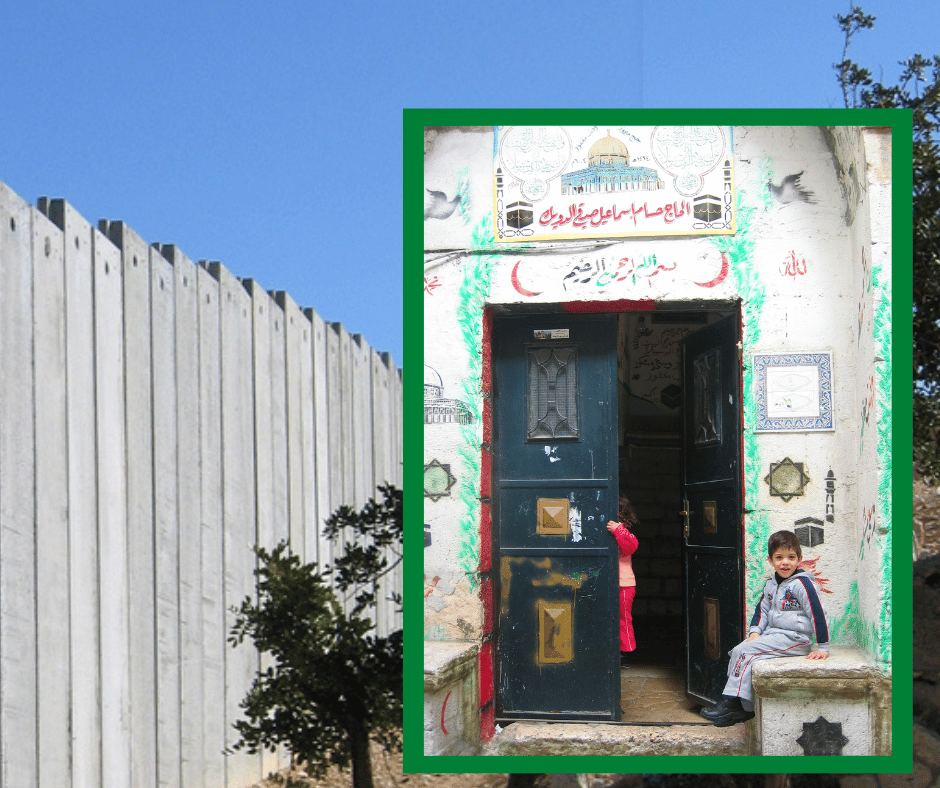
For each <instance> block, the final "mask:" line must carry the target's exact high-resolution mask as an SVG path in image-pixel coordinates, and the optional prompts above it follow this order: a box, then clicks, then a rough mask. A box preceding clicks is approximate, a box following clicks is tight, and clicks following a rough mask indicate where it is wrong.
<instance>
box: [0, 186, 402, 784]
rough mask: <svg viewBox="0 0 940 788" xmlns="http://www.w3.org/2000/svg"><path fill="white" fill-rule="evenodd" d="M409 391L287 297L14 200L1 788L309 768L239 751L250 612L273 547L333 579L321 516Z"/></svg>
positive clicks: (2, 368)
mask: <svg viewBox="0 0 940 788" xmlns="http://www.w3.org/2000/svg"><path fill="white" fill-rule="evenodd" d="M246 288H247V290H249V291H250V293H249V292H246ZM278 301H280V303H278ZM389 377H391V378H393V379H394V378H396V377H397V372H396V371H395V370H394V369H392V370H388V369H386V368H385V366H384V365H383V364H382V363H381V359H380V357H379V356H378V354H376V353H375V352H374V351H373V350H372V349H371V348H370V347H369V346H368V344H366V343H365V342H364V341H363V340H362V338H361V337H359V336H358V335H357V336H355V337H350V335H349V334H348V333H347V332H346V331H345V329H343V328H342V326H339V325H338V324H334V325H329V326H327V325H325V324H324V322H323V321H322V319H320V318H319V317H318V316H317V315H316V314H315V313H314V312H313V311H312V310H301V309H300V308H299V307H298V306H297V305H296V303H294V302H293V300H291V298H290V297H289V296H288V295H286V294H283V293H282V294H279V295H278V297H277V299H275V298H273V297H272V296H271V295H270V294H268V293H266V292H265V291H264V290H263V289H261V288H260V287H259V286H258V285H256V284H254V283H251V282H248V283H245V284H243V283H242V282H240V281H239V280H238V279H237V278H236V277H234V276H233V275H232V274H231V273H230V272H228V271H227V270H226V269H225V268H224V267H222V266H221V265H220V264H215V263H213V264H203V265H200V266H196V265H194V264H193V263H192V261H190V260H189V259H188V258H187V257H186V256H185V255H184V254H182V252H180V250H179V249H177V248H176V247H174V246H172V245H163V244H154V246H153V248H150V247H148V246H147V244H146V243H145V242H144V241H143V240H142V239H141V238H140V237H139V236H138V235H137V234H136V233H135V232H134V231H133V230H132V229H131V228H129V227H128V226H127V225H126V224H124V223H123V222H117V221H115V222H109V221H102V222H101V223H100V225H99V228H94V227H92V226H91V225H90V224H89V223H88V222H87V221H85V220H84V219H83V218H82V217H81V216H79V215H78V214H77V213H76V212H75V211H74V210H73V209H72V208H71V207H70V206H69V205H68V204H67V203H65V201H63V200H50V199H47V198H43V199H41V200H40V201H39V204H38V208H37V209H33V208H30V207H29V206H28V205H27V204H26V203H25V202H23V201H22V200H21V199H20V198H19V197H17V196H16V195H15V194H13V193H12V192H11V191H10V190H9V189H7V187H5V186H3V185H2V184H0V785H41V786H56V788H58V787H59V786H62V787H63V788H73V787H74V786H80V787H81V788H98V787H99V786H104V787H105V788H112V787H113V788H118V787H119V786H120V788H124V786H127V785H135V786H136V785H140V786H167V787H168V788H171V787H174V786H176V787H178V786H190V785H192V786H202V785H213V786H222V785H225V786H232V787H233V788H236V787H237V788H242V786H247V785H249V784H253V783H255V782H257V781H258V780H259V779H260V777H261V776H262V773H268V772H270V771H274V770H276V769H277V768H279V767H281V766H285V765H287V764H288V763H289V758H288V754H287V752H286V750H284V749H283V748H281V749H279V751H278V752H277V753H265V754H264V755H263V756H261V755H258V754H255V755H251V754H248V753H245V752H239V753H234V754H228V755H226V754H225V753H224V750H225V749H226V747H227V746H231V745H232V744H234V742H235V741H236V739H237V733H236V732H235V730H234V728H233V723H234V722H235V720H236V719H238V718H239V717H240V715H241V709H240V704H241V702H242V700H243V699H244V698H245V696H246V694H247V692H248V691H249V688H250V686H251V684H252V681H253V680H254V678H255V676H256V675H257V671H258V669H259V656H258V652H257V651H256V650H255V649H254V648H253V646H252V644H251V643H250V642H249V643H245V644H243V645H242V646H241V647H239V648H237V649H236V648H231V647H230V646H229V644H228V643H227V641H226V638H227V635H228V634H229V632H230V629H231V627H232V625H233V623H234V615H233V614H231V613H230V612H229V608H230V606H235V605H238V604H240V603H241V601H242V600H243V599H244V598H245V597H251V596H254V593H255V585H254V583H255V579H254V570H255V567H256V558H255V555H254V550H253V548H254V546H255V544H257V543H258V542H259V541H260V542H261V543H263V544H265V545H266V546H268V547H273V546H274V544H276V543H277V542H278V541H281V540H284V541H287V540H289V541H290V543H291V545H292V549H293V551H294V552H295V553H296V554H297V555H298V556H300V557H301V558H302V560H304V561H305V562H310V561H312V562H317V561H319V562H320V566H321V567H324V568H325V567H326V566H328V565H329V563H330V560H331V546H330V545H329V544H328V542H327V540H325V539H324V538H323V536H322V520H323V519H325V518H326V517H327V516H328V515H329V514H330V513H331V511H332V510H333V509H335V508H337V507H338V506H339V505H340V504H343V503H346V504H350V505H355V506H357V507H358V506H361V505H362V504H363V503H364V502H365V501H366V500H367V499H368V498H369V497H372V495H373V488H372V486H373V485H374V482H375V480H376V478H377V477H376V474H377V473H381V474H383V475H384V471H382V470H381V469H384V468H386V467H388V466H389V464H395V463H394V462H393V461H392V459H391V458H393V457H394V451H395V450H394V449H392V450H391V451H388V450H386V451H384V452H383V454H382V456H380V457H378V459H376V457H375V456H374V455H375V453H376V450H377V449H376V447H375V445H374V444H375V443H376V441H379V442H381V443H383V444H384V443H386V442H388V441H389V440H391V434H390V430H391V433H394V432H395V428H394V427H390V426H389V425H390V423H391V422H392V421H393V420H394V418H395V414H389V413H388V410H389V407H390V402H391V401H392V398H390V397H389V394H388V384H387V381H388V379H389ZM376 399H378V402H376ZM391 407H394V405H391ZM376 414H378V415H376ZM377 419H378V421H377ZM377 436H378V437H377ZM331 457H332V458H333V460H334V462H333V463H332V464H331V462H330V459H331ZM377 469H380V470H378V471H377ZM372 615H373V618H374V619H375V620H376V621H378V622H379V628H380V630H381V634H386V633H387V631H388V628H389V623H388V622H389V621H391V620H392V619H393V618H394V616H393V614H392V613H391V612H390V611H389V610H387V609H381V610H379V611H372ZM267 664H268V663H266V664H265V667H266V666H267Z"/></svg>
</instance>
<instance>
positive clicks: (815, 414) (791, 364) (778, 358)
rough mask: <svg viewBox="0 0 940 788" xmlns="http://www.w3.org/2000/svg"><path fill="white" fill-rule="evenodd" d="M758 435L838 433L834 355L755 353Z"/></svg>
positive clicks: (824, 353)
mask: <svg viewBox="0 0 940 788" xmlns="http://www.w3.org/2000/svg"><path fill="white" fill-rule="evenodd" d="M751 364H752V369H753V371H754V388H755V392H754V393H755V397H756V400H757V428H756V430H755V431H756V432H817V431H827V430H834V429H835V419H834V416H833V410H832V353H829V352H821V353H755V354H754V355H753V356H752V357H751Z"/></svg>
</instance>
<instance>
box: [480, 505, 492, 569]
mask: <svg viewBox="0 0 940 788" xmlns="http://www.w3.org/2000/svg"><path fill="white" fill-rule="evenodd" d="M491 531H492V519H491V515H490V505H489V504H488V503H486V502H485V501H484V502H481V503H480V568H479V571H480V572H489V571H490V569H491V568H492V561H493V549H492V544H491V542H490V534H491Z"/></svg>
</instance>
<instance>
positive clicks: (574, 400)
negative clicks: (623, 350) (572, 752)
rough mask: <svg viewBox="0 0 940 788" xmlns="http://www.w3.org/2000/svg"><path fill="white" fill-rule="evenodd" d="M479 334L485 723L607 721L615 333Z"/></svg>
mask: <svg viewBox="0 0 940 788" xmlns="http://www.w3.org/2000/svg"><path fill="white" fill-rule="evenodd" d="M565 334H567V335H565ZM493 336H494V354H493V370H494V378H493V391H494V423H493V456H494V473H493V517H494V528H493V538H494V558H495V561H494V563H495V565H496V567H498V569H499V571H498V576H497V578H496V586H497V587H496V589H495V594H494V605H495V607H496V616H495V617H494V618H495V621H496V675H497V680H496V716H497V718H505V717H514V718H537V719H581V718H583V719H593V720H598V719H619V713H620V670H619V661H618V651H619V650H618V645H617V643H618V641H617V637H618V634H617V633H618V630H617V617H618V612H619V595H618V588H617V574H616V573H617V546H616V542H615V540H614V538H613V537H612V536H611V535H610V534H609V533H608V531H607V528H606V523H607V521H608V520H609V519H613V518H614V517H615V515H616V510H617V476H616V474H617V444H616V440H617V432H616V427H617V422H616V419H617V410H616V388H615V382H616V363H617V362H616V322H615V319H614V318H613V317H612V316H606V315H602V316H577V317H569V316H562V317H554V316H548V317H539V318H537V319H536V318H532V317H527V318H502V319H496V320H494V326H493ZM543 337H544V338H543Z"/></svg>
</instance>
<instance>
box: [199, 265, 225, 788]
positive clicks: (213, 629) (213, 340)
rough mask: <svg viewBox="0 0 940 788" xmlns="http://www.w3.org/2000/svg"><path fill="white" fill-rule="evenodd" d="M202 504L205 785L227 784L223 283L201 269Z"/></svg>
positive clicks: (200, 398) (204, 269)
mask: <svg viewBox="0 0 940 788" xmlns="http://www.w3.org/2000/svg"><path fill="white" fill-rule="evenodd" d="M197 286H198V291H197V293H198V301H199V450H200V463H199V472H200V485H201V490H202V494H201V504H202V616H203V618H202V633H203V674H202V681H203V693H204V694H203V706H202V707H203V723H204V726H205V727H204V734H203V745H204V748H205V749H204V758H205V775H206V776H205V781H206V785H226V784H227V783H226V769H225V758H224V756H223V754H222V751H223V750H224V749H225V746H226V742H227V735H228V724H227V723H228V721H227V718H226V714H225V712H226V706H225V652H226V648H227V646H226V644H225V638H226V636H227V634H228V631H227V630H226V628H225V596H224V585H223V582H222V573H223V567H224V557H223V549H222V373H221V369H222V367H221V358H220V353H221V342H220V338H219V327H220V320H219V314H220V313H219V283H218V282H217V281H216V280H215V279H214V278H213V277H212V275H211V274H210V273H209V272H208V270H207V269H206V268H204V267H202V266H200V267H199V269H198V283H197Z"/></svg>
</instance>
